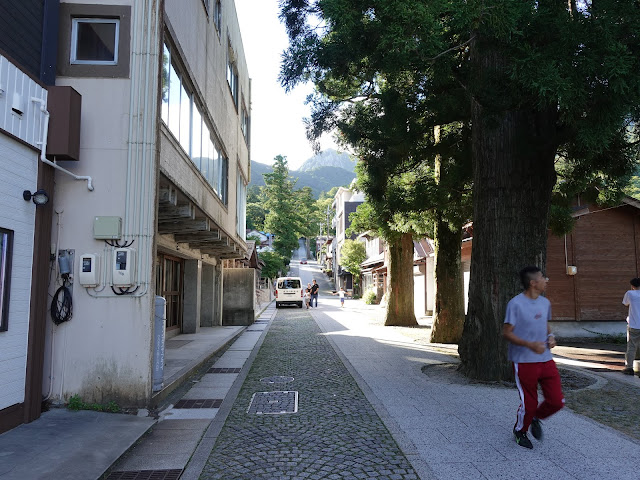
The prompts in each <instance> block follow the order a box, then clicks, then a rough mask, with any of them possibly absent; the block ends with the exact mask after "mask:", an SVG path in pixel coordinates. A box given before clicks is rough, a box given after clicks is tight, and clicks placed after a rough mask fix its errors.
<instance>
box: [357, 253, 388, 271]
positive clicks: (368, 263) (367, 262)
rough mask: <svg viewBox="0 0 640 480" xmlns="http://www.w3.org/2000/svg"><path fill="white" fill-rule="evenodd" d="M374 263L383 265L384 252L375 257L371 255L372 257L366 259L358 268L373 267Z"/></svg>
mask: <svg viewBox="0 0 640 480" xmlns="http://www.w3.org/2000/svg"><path fill="white" fill-rule="evenodd" d="M376 263H384V252H381V253H379V254H377V255H373V256H372V257H369V258H367V259H366V260H365V261H364V262H362V263H361V264H360V266H361V267H370V266H371V265H375V264H376Z"/></svg>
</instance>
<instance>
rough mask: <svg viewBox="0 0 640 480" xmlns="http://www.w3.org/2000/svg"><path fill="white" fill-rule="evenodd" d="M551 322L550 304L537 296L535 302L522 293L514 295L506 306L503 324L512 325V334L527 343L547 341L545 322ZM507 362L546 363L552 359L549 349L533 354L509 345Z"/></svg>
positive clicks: (519, 347)
mask: <svg viewBox="0 0 640 480" xmlns="http://www.w3.org/2000/svg"><path fill="white" fill-rule="evenodd" d="M549 320H551V303H550V302H549V300H547V298H545V297H543V296H539V297H538V298H536V299H535V300H534V299H532V298H529V297H527V296H526V295H525V294H524V293H521V294H520V295H516V296H515V297H513V298H512V299H511V300H510V301H509V303H508V304H507V312H506V315H505V319H504V323H508V324H510V325H513V333H514V334H515V335H516V336H518V337H520V338H521V339H523V340H527V341H529V342H545V343H546V341H547V322H548V321H549ZM508 354H509V360H511V361H512V362H514V363H535V362H548V361H549V360H551V359H552V358H553V356H552V355H551V351H550V350H549V347H548V346H547V348H545V350H544V352H542V353H535V352H534V351H533V350H531V349H530V348H528V347H525V346H522V345H514V344H513V343H509V350H508Z"/></svg>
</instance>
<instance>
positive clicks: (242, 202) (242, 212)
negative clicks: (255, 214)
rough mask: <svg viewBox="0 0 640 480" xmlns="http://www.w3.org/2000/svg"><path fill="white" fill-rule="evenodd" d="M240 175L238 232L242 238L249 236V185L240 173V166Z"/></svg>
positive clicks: (238, 185)
mask: <svg viewBox="0 0 640 480" xmlns="http://www.w3.org/2000/svg"><path fill="white" fill-rule="evenodd" d="M237 169H238V175H237V180H236V232H238V235H239V236H240V238H242V239H244V238H246V236H247V213H246V212H247V186H246V185H245V183H244V179H243V178H242V175H241V174H240V166H238V167H237Z"/></svg>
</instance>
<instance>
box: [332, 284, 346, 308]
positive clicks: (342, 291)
mask: <svg viewBox="0 0 640 480" xmlns="http://www.w3.org/2000/svg"><path fill="white" fill-rule="evenodd" d="M333 295H339V296H340V308H344V295H345V291H344V287H340V291H339V292H336V293H334V294H333Z"/></svg>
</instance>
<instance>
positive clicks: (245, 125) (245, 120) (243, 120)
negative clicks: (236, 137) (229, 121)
mask: <svg viewBox="0 0 640 480" xmlns="http://www.w3.org/2000/svg"><path fill="white" fill-rule="evenodd" d="M240 129H241V130H242V135H243V136H244V140H245V142H246V143H247V145H249V113H248V111H247V107H245V104H244V100H243V101H242V107H241V108H240Z"/></svg>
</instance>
